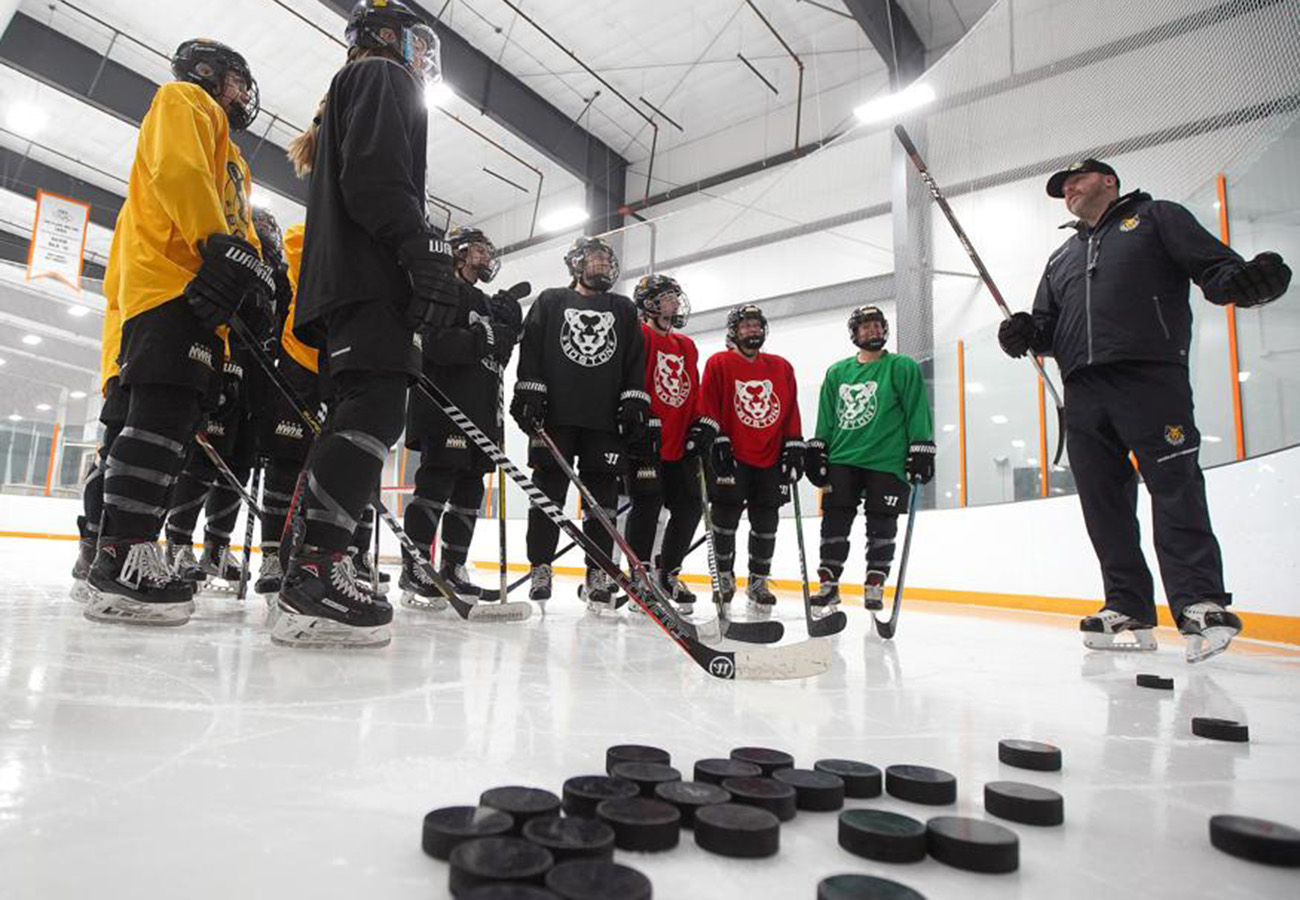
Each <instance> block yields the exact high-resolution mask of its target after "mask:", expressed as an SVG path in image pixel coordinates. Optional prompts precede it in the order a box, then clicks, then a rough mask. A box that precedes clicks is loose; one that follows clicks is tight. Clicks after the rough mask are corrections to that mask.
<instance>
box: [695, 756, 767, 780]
mask: <svg viewBox="0 0 1300 900" xmlns="http://www.w3.org/2000/svg"><path fill="white" fill-rule="evenodd" d="M762 774H763V770H762V768H761V767H759V766H756V765H754V764H753V763H748V762H742V761H741V760H738V759H702V760H700V761H699V762H697V763H696V764H695V780H696V781H703V782H705V783H706V784H722V782H724V781H726V780H727V779H728V778H758V777H759V776H760V775H762Z"/></svg>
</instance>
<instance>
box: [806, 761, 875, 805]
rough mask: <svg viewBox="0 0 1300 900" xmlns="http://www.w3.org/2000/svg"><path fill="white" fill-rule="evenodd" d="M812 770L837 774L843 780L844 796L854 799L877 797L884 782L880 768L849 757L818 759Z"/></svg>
mask: <svg viewBox="0 0 1300 900" xmlns="http://www.w3.org/2000/svg"><path fill="white" fill-rule="evenodd" d="M813 770H814V771H817V772H826V773H827V774H830V775H838V776H840V778H841V779H842V780H843V781H844V796H845V797H852V798H853V799H855V800H867V799H870V798H872V797H879V796H880V790H881V786H882V784H883V782H884V779H883V777H882V776H881V772H880V769H878V768H876V767H875V766H873V765H871V764H869V763H864V762H856V761H854V760H851V759H819V760H817V762H816V763H814V764H813Z"/></svg>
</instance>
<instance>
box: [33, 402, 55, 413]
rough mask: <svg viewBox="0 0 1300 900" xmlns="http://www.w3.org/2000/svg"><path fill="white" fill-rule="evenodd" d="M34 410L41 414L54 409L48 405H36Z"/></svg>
mask: <svg viewBox="0 0 1300 900" xmlns="http://www.w3.org/2000/svg"><path fill="white" fill-rule="evenodd" d="M36 408H37V409H38V410H39V411H41V412H49V411H50V410H51V409H53V408H54V407H52V406H50V404H48V403H37V404H36Z"/></svg>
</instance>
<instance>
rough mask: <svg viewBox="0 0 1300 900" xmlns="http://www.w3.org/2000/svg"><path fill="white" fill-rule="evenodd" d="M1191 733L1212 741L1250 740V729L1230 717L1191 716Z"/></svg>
mask: <svg viewBox="0 0 1300 900" xmlns="http://www.w3.org/2000/svg"><path fill="white" fill-rule="evenodd" d="M1192 734H1194V735H1196V736H1197V737H1203V738H1209V739H1210V740H1212V741H1232V742H1233V743H1237V744H1244V743H1246V742H1247V741H1249V740H1250V729H1249V728H1248V727H1246V726H1245V725H1242V724H1241V723H1240V722H1236V721H1233V720H1232V719H1211V718H1209V717H1206V716H1193V717H1192Z"/></svg>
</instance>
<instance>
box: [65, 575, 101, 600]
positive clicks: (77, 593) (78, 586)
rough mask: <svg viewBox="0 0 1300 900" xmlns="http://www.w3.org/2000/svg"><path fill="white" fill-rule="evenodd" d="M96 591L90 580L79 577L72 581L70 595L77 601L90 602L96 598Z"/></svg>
mask: <svg viewBox="0 0 1300 900" xmlns="http://www.w3.org/2000/svg"><path fill="white" fill-rule="evenodd" d="M95 594H96V591H95V589H94V588H93V587H91V586H90V582H89V581H85V580H83V579H78V580H76V581H74V582H72V590H70V591H68V596H69V597H71V598H72V599H73V601H74V602H76V603H89V602H90V601H91V600H92V599H94V597H95Z"/></svg>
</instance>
